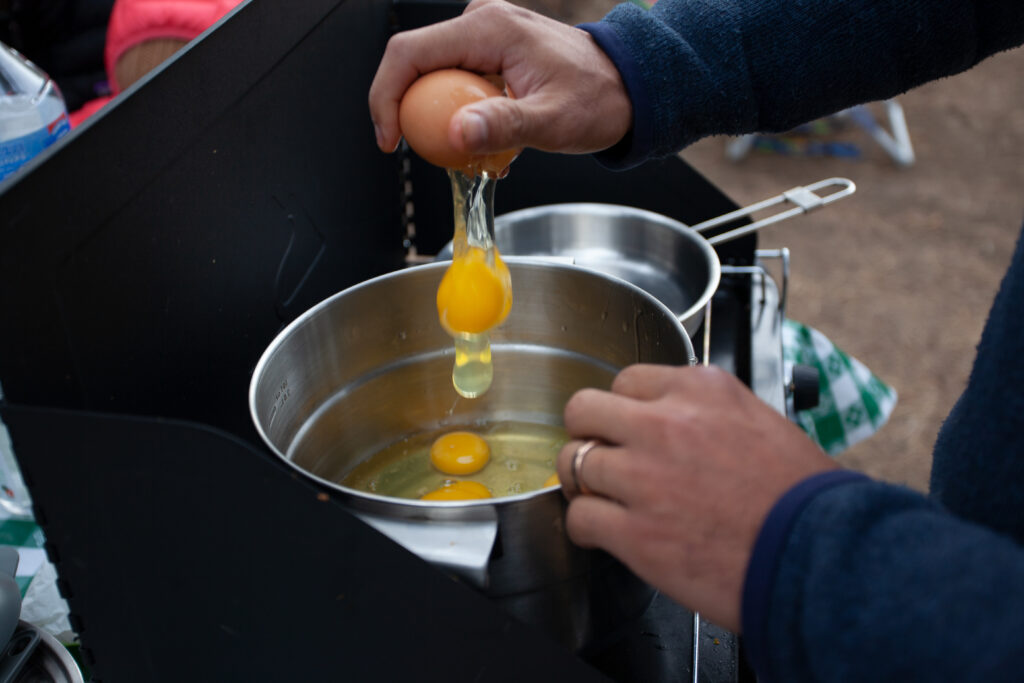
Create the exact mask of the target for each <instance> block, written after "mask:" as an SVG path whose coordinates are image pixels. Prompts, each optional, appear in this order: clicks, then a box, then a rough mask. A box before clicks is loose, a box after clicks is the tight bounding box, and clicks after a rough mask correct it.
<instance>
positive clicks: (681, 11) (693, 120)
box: [582, 0, 1024, 164]
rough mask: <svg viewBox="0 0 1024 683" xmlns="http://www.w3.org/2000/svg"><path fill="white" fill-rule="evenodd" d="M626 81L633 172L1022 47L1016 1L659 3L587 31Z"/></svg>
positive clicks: (1022, 23)
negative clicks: (657, 158)
mask: <svg viewBox="0 0 1024 683" xmlns="http://www.w3.org/2000/svg"><path fill="white" fill-rule="evenodd" d="M582 28H585V29H586V30H588V31H590V32H591V34H592V35H593V36H594V38H595V39H596V40H597V42H598V44H599V45H601V47H602V48H604V49H605V51H606V52H608V53H609V55H610V56H611V57H612V60H613V61H614V62H615V63H616V66H617V67H618V68H619V70H620V73H622V75H623V78H624V81H625V83H626V87H627V89H628V91H629V93H630V96H631V98H632V99H633V101H634V108H635V111H634V122H635V127H634V132H633V137H632V138H631V139H630V140H629V143H628V146H629V148H628V149H626V148H624V147H625V146H620V147H619V148H618V149H616V150H615V151H614V152H613V154H612V155H607V156H608V158H606V160H607V161H612V162H615V161H618V162H620V163H624V164H628V163H632V162H636V161H639V160H642V158H644V157H646V156H651V155H664V154H670V153H674V152H676V151H678V150H679V149H681V148H683V147H685V146H686V145H688V144H690V143H691V142H694V141H696V140H698V139H700V138H702V137H705V136H708V135H714V134H741V133H750V132H755V131H778V130H786V129H788V128H791V127H793V126H795V125H797V124H799V123H802V122H805V121H808V120H811V119H814V118H817V117H819V116H821V115H824V114H828V113H832V112H835V111H838V110H841V109H843V108H845V107H848V106H851V105H853V104H857V103H861V102H867V101H872V100H878V99H884V98H887V97H892V96H894V95H897V94H899V93H901V92H904V91H906V90H907V89H909V88H912V87H914V86H916V85H919V84H921V83H924V82H926V81H929V80H932V79H934V78H938V77H941V76H945V75H951V74H955V73H958V72H960V71H963V70H965V69H967V68H970V67H971V66H973V65H974V64H976V63H977V62H978V61H980V60H981V59H984V58H985V57H987V56H989V55H991V54H993V53H995V52H998V51H1000V50H1004V49H1008V48H1010V47H1013V46H1015V45H1019V44H1020V43H1021V42H1024V4H1022V3H1020V2H1018V1H1016V0H1014V1H1007V0H998V1H996V0H987V1H985V0H976V1H972V0H948V1H939V0H911V1H907V0H846V1H844V2H824V1H819V2H807V3H793V2H788V1H787V0H719V1H717V2H705V1H703V0H660V2H658V3H657V4H655V5H654V7H653V8H652V9H651V10H649V11H644V10H642V9H640V8H638V7H636V6H633V5H620V6H618V7H616V8H615V9H614V10H612V12H610V13H609V14H608V16H606V17H605V18H604V19H603V20H602V21H601V22H600V23H599V24H586V25H583V26H582Z"/></svg>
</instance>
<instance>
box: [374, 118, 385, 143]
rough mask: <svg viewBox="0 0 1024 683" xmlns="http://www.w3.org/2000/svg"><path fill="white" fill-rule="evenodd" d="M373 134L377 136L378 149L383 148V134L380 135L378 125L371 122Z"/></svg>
mask: <svg viewBox="0 0 1024 683" xmlns="http://www.w3.org/2000/svg"><path fill="white" fill-rule="evenodd" d="M373 135H374V137H376V138H377V147H379V148H380V149H382V150H383V149H384V136H383V135H381V132H380V126H378V125H377V124H376V123H375V124H373Z"/></svg>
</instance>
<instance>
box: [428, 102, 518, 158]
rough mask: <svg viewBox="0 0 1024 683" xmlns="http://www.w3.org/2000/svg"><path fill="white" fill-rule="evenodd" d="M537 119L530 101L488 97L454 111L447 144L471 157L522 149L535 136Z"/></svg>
mask: <svg viewBox="0 0 1024 683" xmlns="http://www.w3.org/2000/svg"><path fill="white" fill-rule="evenodd" d="M536 119H537V117H536V116H534V115H533V111H532V110H531V108H530V103H529V101H526V102H523V101H521V100H513V99H509V98H507V97H490V98H488V99H486V100H481V101H480V102H474V103H473V104H469V105H466V106H465V107H463V108H462V109H460V110H459V111H457V112H455V115H454V116H452V120H451V123H450V124H449V127H448V142H449V144H451V146H452V147H454V148H455V149H457V150H459V151H464V152H470V153H474V154H478V153H483V152H493V151H496V150H504V149H515V148H521V147H524V146H525V145H526V144H528V143H529V142H530V141H531V138H535V137H536V136H537V131H536V128H537V126H536V124H535V122H536Z"/></svg>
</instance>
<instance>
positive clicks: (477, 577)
mask: <svg viewBox="0 0 1024 683" xmlns="http://www.w3.org/2000/svg"><path fill="white" fill-rule="evenodd" d="M355 515H356V517H358V518H359V519H361V520H363V521H364V522H366V523H367V524H369V525H370V526H372V527H373V528H374V529H376V530H377V531H379V532H381V533H382V534H384V535H385V536H387V537H388V538H390V539H391V540H392V541H394V542H395V543H397V544H398V545H400V546H402V547H403V548H405V549H406V550H408V551H410V552H411V553H413V554H414V555H419V556H420V557H421V558H422V559H424V560H426V561H427V562H430V563H431V564H433V565H435V566H438V567H442V568H444V569H446V570H448V571H450V572H452V573H453V574H456V575H458V576H459V577H461V578H463V579H466V580H467V581H469V582H470V583H471V584H473V585H474V586H478V587H480V588H486V587H487V584H488V582H489V575H488V572H487V567H488V562H489V560H490V557H491V551H492V550H493V549H494V541H495V539H497V537H498V520H497V519H496V518H495V519H493V520H479V521H452V522H447V521H433V520H432V521H429V522H424V521H414V520H405V519H396V518H392V517H383V516H381V515H375V514H371V513H368V512H362V511H359V512H355Z"/></svg>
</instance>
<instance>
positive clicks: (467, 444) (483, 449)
mask: <svg viewBox="0 0 1024 683" xmlns="http://www.w3.org/2000/svg"><path fill="white" fill-rule="evenodd" d="M490 459H491V449H490V447H489V446H488V445H487V442H486V441H484V440H483V439H481V438H480V437H479V436H477V435H476V434H471V433H470V432H451V433H448V434H445V435H444V436H442V437H441V438H439V439H438V440H437V441H435V442H434V445H432V446H431V447H430V464H432V465H433V466H434V467H436V468H437V469H439V470H441V471H442V472H444V473H445V474H473V473H474V472H479V471H480V470H482V469H483V468H484V465H486V464H487V462H488V461H489V460H490Z"/></svg>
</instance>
